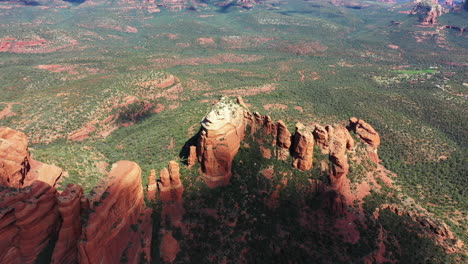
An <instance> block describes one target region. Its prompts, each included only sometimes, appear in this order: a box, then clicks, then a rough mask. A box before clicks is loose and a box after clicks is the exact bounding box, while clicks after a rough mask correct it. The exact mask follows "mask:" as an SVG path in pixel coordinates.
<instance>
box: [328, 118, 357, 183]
mask: <svg viewBox="0 0 468 264" xmlns="http://www.w3.org/2000/svg"><path fill="white" fill-rule="evenodd" d="M326 130H327V132H328V137H329V148H330V154H329V159H330V165H331V166H330V167H331V168H330V179H331V181H332V184H339V182H340V178H342V177H346V175H347V174H348V172H349V163H348V157H347V156H346V151H347V150H349V151H350V150H353V148H354V140H353V138H352V137H351V134H349V132H348V130H347V129H346V128H344V127H343V126H335V127H332V126H326Z"/></svg>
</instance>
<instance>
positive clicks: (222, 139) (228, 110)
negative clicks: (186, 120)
mask: <svg viewBox="0 0 468 264" xmlns="http://www.w3.org/2000/svg"><path fill="white" fill-rule="evenodd" d="M202 127H203V128H202V131H201V136H200V138H199V140H198V145H197V156H198V161H199V162H200V164H201V168H202V171H203V173H204V175H205V180H206V183H207V185H208V186H209V187H210V188H214V187H217V186H224V185H227V184H229V181H230V179H231V176H232V172H231V167H232V160H233V159H234V157H235V155H236V154H237V152H238V151H239V147H240V142H241V140H242V139H243V138H244V131H245V120H244V109H243V108H242V107H241V106H240V105H239V104H237V103H235V102H233V101H231V100H230V99H229V98H227V97H222V98H221V99H220V100H219V102H217V103H216V104H215V105H214V106H213V108H212V110H211V111H210V112H209V113H208V114H207V115H206V116H205V118H204V119H203V121H202Z"/></svg>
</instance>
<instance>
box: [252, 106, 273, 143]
mask: <svg viewBox="0 0 468 264" xmlns="http://www.w3.org/2000/svg"><path fill="white" fill-rule="evenodd" d="M245 120H246V123H247V125H248V126H249V127H250V135H253V134H255V133H256V132H257V131H259V130H261V129H262V130H263V131H262V133H263V134H264V135H269V136H271V137H272V144H273V145H276V143H277V142H276V141H277V133H278V128H277V125H276V124H275V123H274V122H273V120H271V117H269V116H267V115H260V114H259V113H258V112H254V113H253V114H251V113H250V112H247V111H246V112H245Z"/></svg>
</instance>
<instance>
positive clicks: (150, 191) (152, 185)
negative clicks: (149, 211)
mask: <svg viewBox="0 0 468 264" xmlns="http://www.w3.org/2000/svg"><path fill="white" fill-rule="evenodd" d="M157 189H158V185H157V182H156V171H155V170H151V172H150V176H149V177H148V187H147V190H146V197H147V198H148V200H149V201H153V202H154V201H156V192H157Z"/></svg>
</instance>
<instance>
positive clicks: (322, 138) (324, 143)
mask: <svg viewBox="0 0 468 264" xmlns="http://www.w3.org/2000/svg"><path fill="white" fill-rule="evenodd" d="M313 134H314V138H315V142H316V143H317V145H318V146H319V147H320V149H321V150H322V153H323V154H328V151H329V142H328V131H327V130H326V129H325V127H323V126H321V125H318V124H317V125H315V129H314V132H313Z"/></svg>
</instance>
